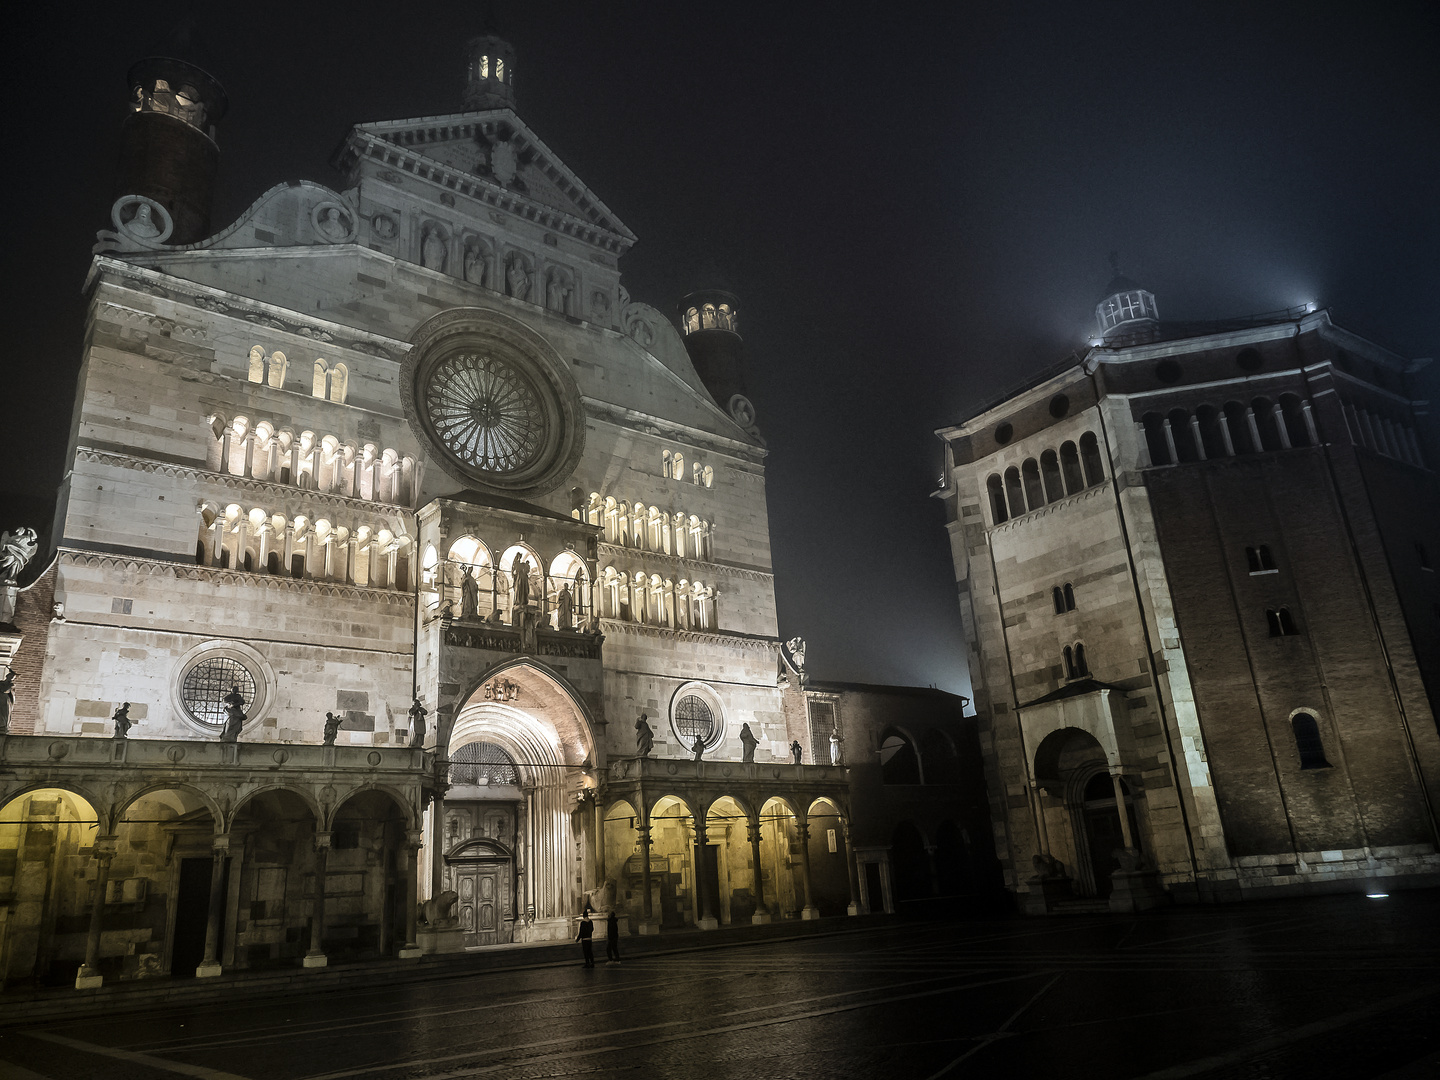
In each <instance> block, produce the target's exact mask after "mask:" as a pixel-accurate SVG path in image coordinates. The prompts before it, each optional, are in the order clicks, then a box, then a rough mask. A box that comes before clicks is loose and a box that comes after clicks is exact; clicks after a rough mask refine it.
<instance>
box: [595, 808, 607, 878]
mask: <svg viewBox="0 0 1440 1080" xmlns="http://www.w3.org/2000/svg"><path fill="white" fill-rule="evenodd" d="M606 884H607V875H606V871H605V808H604V807H603V806H601V805H600V800H599V799H596V800H595V887H596V888H597V889H603V888H605V885H606Z"/></svg>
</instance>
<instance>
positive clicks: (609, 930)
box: [575, 900, 620, 968]
mask: <svg viewBox="0 0 1440 1080" xmlns="http://www.w3.org/2000/svg"><path fill="white" fill-rule="evenodd" d="M594 910H595V909H594V908H592V907H591V906H590V901H588V900H587V901H585V910H584V911H583V912H582V913H581V915H580V932H579V934H577V935H576V937H575V940H576V941H578V942H580V951H581V952H582V953H583V954H584V956H585V966H586V967H587V968H588V967H594V966H595V949H594V946H593V945H592V944H591V941H592V936H593V935H594V933H595V923H594V922H593V921H592V920H591V918H590V913H591V912H592V911H594ZM605 962H606V963H607V964H618V963H619V962H620V920H619V919H618V918H616V916H615V910H614V909H613V908H612V909H611V910H610V914H608V915H607V916H605Z"/></svg>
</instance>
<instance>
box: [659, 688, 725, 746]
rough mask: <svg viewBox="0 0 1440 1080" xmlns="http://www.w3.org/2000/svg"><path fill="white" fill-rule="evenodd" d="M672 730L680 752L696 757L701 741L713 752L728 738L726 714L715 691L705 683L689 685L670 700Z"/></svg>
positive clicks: (676, 692)
mask: <svg viewBox="0 0 1440 1080" xmlns="http://www.w3.org/2000/svg"><path fill="white" fill-rule="evenodd" d="M670 730H671V731H673V732H674V733H675V738H676V740H677V741H678V742H679V743H680V749H681V750H682V751H684V752H686V753H693V752H694V749H695V740H696V739H699V740H701V741H702V742H703V743H704V744H705V749H706V750H710V749H713V748H714V747H716V746H718V745H720V740H721V739H722V738H723V737H724V735H725V721H724V710H723V709H722V708H721V705H720V699H719V697H717V696H716V694H715V691H713V690H711V689H710V687H708V686H706V685H705V684H704V683H699V682H692V683H686V684H685V685H684V686H682V687H680V689H679V690H677V691H675V696H674V697H673V698H671V699H670Z"/></svg>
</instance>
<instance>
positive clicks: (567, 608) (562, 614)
mask: <svg viewBox="0 0 1440 1080" xmlns="http://www.w3.org/2000/svg"><path fill="white" fill-rule="evenodd" d="M555 608H556V611H557V612H558V614H557V615H556V622H557V623H558V625H559V628H560V629H561V630H569V629H570V628H571V627H572V626H574V625H575V598H574V596H573V595H572V594H571V592H570V583H569V582H566V583H565V584H564V585H561V586H560V595H559V596H558V597H556V599H555Z"/></svg>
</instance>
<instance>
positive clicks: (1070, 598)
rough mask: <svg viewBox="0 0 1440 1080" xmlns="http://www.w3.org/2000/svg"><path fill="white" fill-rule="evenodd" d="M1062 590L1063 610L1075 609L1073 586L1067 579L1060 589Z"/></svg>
mask: <svg viewBox="0 0 1440 1080" xmlns="http://www.w3.org/2000/svg"><path fill="white" fill-rule="evenodd" d="M1062 592H1063V594H1064V597H1065V610H1066V611H1074V610H1075V589H1074V587H1073V586H1072V585H1071V584H1070V583H1069V582H1068V581H1067V582H1066V583H1065V588H1064V589H1063V590H1062Z"/></svg>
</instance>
